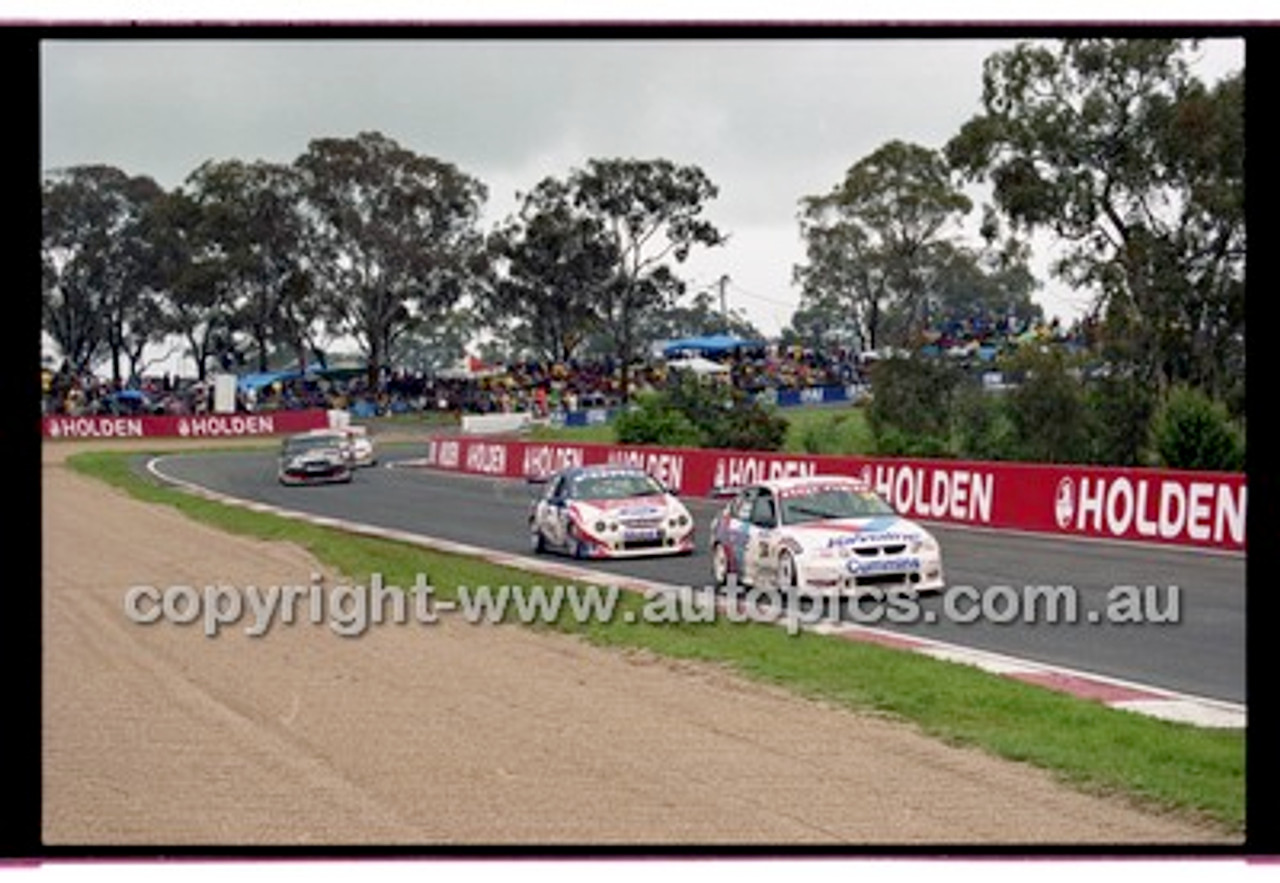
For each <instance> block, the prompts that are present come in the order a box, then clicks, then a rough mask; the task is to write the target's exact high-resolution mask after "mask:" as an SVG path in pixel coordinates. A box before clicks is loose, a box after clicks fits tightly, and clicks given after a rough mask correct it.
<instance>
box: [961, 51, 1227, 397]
mask: <svg viewBox="0 0 1280 883" xmlns="http://www.w3.org/2000/svg"><path fill="white" fill-rule="evenodd" d="M1194 51H1195V44H1194V43H1193V42H1186V41H1178V40H1172V39H1099V38H1088V39H1069V40H1063V41H1058V42H1054V43H1048V44H1040V43H1032V42H1024V43H1020V44H1018V45H1017V46H1016V47H1015V48H1013V49H1010V50H1007V51H1002V52H997V53H995V54H993V55H991V56H990V57H988V58H987V59H986V61H985V63H984V66H983V90H982V112H981V113H979V114H977V115H975V116H974V117H973V118H972V119H970V120H969V121H968V122H967V123H965V124H964V126H963V127H962V129H961V131H960V132H959V133H958V134H957V135H956V136H955V138H953V139H952V140H951V142H950V143H949V144H948V145H947V147H946V153H947V156H948V158H949V160H950V161H951V163H952V164H953V166H954V167H955V168H956V169H957V170H958V171H959V172H961V173H962V174H963V175H965V176H966V177H967V178H968V179H970V180H973V181H989V182H990V183H991V185H992V193H993V199H994V202H995V206H996V207H997V208H998V209H999V211H1000V212H1001V213H1002V214H1003V215H1004V216H1005V217H1006V218H1008V219H1009V221H1010V222H1011V223H1012V224H1013V226H1014V227H1015V229H1018V230H1021V231H1033V230H1043V231H1048V232H1050V233H1052V234H1053V235H1055V236H1056V237H1057V239H1058V240H1059V243H1060V244H1061V245H1062V247H1063V257H1062V258H1061V259H1060V260H1058V261H1057V262H1056V263H1055V265H1054V267H1053V272H1054V273H1055V275H1057V276H1058V277H1060V278H1061V279H1063V280H1064V281H1066V282H1067V283H1069V284H1071V285H1073V286H1076V287H1081V288H1086V289H1088V290H1092V291H1093V292H1094V293H1095V294H1096V297H1097V305H1096V306H1097V310H1098V312H1099V313H1101V314H1102V315H1103V317H1104V318H1105V326H1104V327H1105V332H1106V334H1107V336H1108V339H1109V341H1110V344H1111V348H1112V350H1113V353H1114V354H1115V355H1117V356H1119V357H1123V358H1124V359H1125V360H1127V361H1129V362H1130V363H1131V364H1133V365H1134V366H1135V368H1136V369H1137V370H1138V371H1139V373H1140V375H1141V376H1142V377H1143V378H1144V379H1145V380H1146V381H1147V382H1153V381H1154V382H1158V383H1159V384H1161V385H1164V384H1168V383H1169V382H1171V381H1174V380H1182V379H1189V380H1191V381H1193V382H1196V383H1200V384H1203V385H1206V386H1208V387H1210V388H1214V389H1219V390H1220V389H1222V388H1223V387H1224V386H1226V385H1228V384H1230V383H1232V382H1237V381H1239V379H1240V378H1242V377H1243V338H1244V310H1243V290H1244V254H1245V224H1244V212H1243V204H1244V119H1243V84H1244V78H1243V73H1235V74H1232V75H1230V76H1228V77H1227V78H1225V79H1224V80H1222V81H1221V82H1219V83H1217V84H1216V85H1214V86H1213V87H1212V88H1210V87H1209V86H1206V85H1205V84H1204V83H1203V82H1201V81H1200V80H1198V79H1197V78H1196V77H1195V76H1193V74H1192V73H1191V59H1192V53H1193V52H1194ZM1239 382H1242V381H1239Z"/></svg>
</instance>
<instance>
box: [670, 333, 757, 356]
mask: <svg viewBox="0 0 1280 883" xmlns="http://www.w3.org/2000/svg"><path fill="white" fill-rule="evenodd" d="M761 346H764V341H762V340H747V339H746V338H744V337H733V336H731V335H728V334H708V335H706V336H704V337H685V338H682V339H681V340H672V341H669V342H668V343H667V345H666V346H664V347H663V348H662V356H663V358H667V359H671V358H676V357H679V356H686V355H695V356H719V355H724V354H725V353H730V352H733V351H734V350H735V349H738V348H739V347H747V348H751V347H761Z"/></svg>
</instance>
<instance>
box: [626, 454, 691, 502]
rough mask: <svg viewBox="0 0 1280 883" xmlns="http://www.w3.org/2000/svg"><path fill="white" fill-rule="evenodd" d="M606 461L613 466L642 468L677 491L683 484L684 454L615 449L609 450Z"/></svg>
mask: <svg viewBox="0 0 1280 883" xmlns="http://www.w3.org/2000/svg"><path fill="white" fill-rule="evenodd" d="M608 462H609V463H610V464H611V465H613V466H630V467H632V468H635V469H643V470H644V471H645V472H647V473H649V474H650V475H652V476H653V477H654V478H656V479H658V481H660V482H662V483H663V485H665V486H666V487H669V488H670V489H671V490H673V491H676V492H679V491H680V489H681V487H683V485H684V455H683V454H664V453H652V452H648V451H624V450H615V451H610V452H609V460H608Z"/></svg>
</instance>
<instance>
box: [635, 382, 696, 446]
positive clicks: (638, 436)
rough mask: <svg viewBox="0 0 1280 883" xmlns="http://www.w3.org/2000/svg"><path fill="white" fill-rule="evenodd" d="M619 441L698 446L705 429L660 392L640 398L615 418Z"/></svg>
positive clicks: (637, 443) (640, 443) (639, 443)
mask: <svg viewBox="0 0 1280 883" xmlns="http://www.w3.org/2000/svg"><path fill="white" fill-rule="evenodd" d="M614 431H615V432H616V433H617V438H618V441H619V442H621V443H622V444H627V445H670V446H672V447H698V446H700V445H701V444H702V432H701V430H699V429H698V427H697V426H695V425H694V424H693V422H692V421H690V420H689V418H688V417H686V416H685V415H684V414H682V413H681V412H680V411H678V410H676V409H675V408H674V407H672V406H671V403H670V402H669V401H667V399H666V397H665V396H663V395H662V394H661V393H649V394H647V395H644V396H642V397H640V398H639V399H638V400H637V401H636V403H635V405H634V406H633V407H631V408H628V409H627V410H625V411H623V412H622V413H621V414H619V415H618V417H617V419H616V420H615V421H614Z"/></svg>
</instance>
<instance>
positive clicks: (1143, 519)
mask: <svg viewBox="0 0 1280 883" xmlns="http://www.w3.org/2000/svg"><path fill="white" fill-rule="evenodd" d="M1247 492H1248V488H1247V487H1246V486H1245V485H1240V486H1239V487H1233V486H1232V485H1230V484H1227V483H1224V482H1214V481H1186V480H1179V479H1147V478H1137V479H1131V478H1128V477H1126V476H1121V477H1118V478H1106V477H1089V476H1081V477H1080V478H1079V479H1073V478H1071V477H1070V476H1067V477H1064V478H1062V479H1061V480H1060V481H1059V482H1058V488H1057V492H1056V493H1055V495H1054V518H1055V520H1056V522H1057V524H1058V526H1059V527H1060V528H1062V529H1063V530H1072V531H1077V532H1081V533H1095V534H1110V535H1111V536H1117V537H1118V536H1127V535H1131V534H1137V535H1138V536H1139V537H1150V538H1153V539H1161V540H1183V539H1186V540H1192V541H1197V542H1214V543H1230V544H1235V545H1244V541H1245V503H1246V499H1247Z"/></svg>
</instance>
